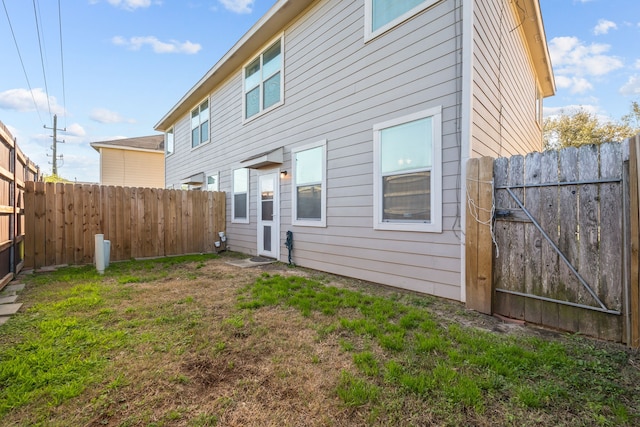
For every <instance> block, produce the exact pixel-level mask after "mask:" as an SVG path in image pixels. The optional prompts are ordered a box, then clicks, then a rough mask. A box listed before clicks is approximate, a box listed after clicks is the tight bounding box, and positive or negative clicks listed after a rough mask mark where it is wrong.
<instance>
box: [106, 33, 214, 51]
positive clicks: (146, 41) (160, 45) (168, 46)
mask: <svg viewBox="0 0 640 427" xmlns="http://www.w3.org/2000/svg"><path fill="white" fill-rule="evenodd" d="M111 42H112V43H113V44H115V45H117V46H126V47H128V48H129V49H131V50H140V49H142V47H143V46H145V45H149V46H151V49H152V50H153V51H154V52H155V53H186V54H188V55H193V54H195V53H198V52H199V51H200V49H202V46H201V45H200V44H198V43H192V42H190V41H188V40H187V41H186V42H179V41H176V40H170V41H169V42H162V41H160V40H158V39H157V38H156V37H154V36H145V37H131V38H130V39H128V40H127V39H125V38H124V37H121V36H115V37H113V38H112V39H111Z"/></svg>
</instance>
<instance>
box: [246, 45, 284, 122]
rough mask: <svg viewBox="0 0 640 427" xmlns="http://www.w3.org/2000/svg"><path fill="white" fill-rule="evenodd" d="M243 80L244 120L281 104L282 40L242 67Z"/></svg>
mask: <svg viewBox="0 0 640 427" xmlns="http://www.w3.org/2000/svg"><path fill="white" fill-rule="evenodd" d="M243 80H244V101H243V103H244V118H245V119H248V118H251V117H253V116H255V115H256V114H259V113H261V112H263V111H267V110H269V109H270V108H272V107H275V106H277V105H279V104H281V103H282V99H283V87H282V40H278V41H276V42H275V43H274V44H272V45H271V46H269V47H268V48H267V49H265V50H264V51H263V52H262V53H261V54H260V55H259V56H258V57H257V58H255V59H254V60H253V61H251V62H250V63H249V65H247V66H246V67H244V79H243Z"/></svg>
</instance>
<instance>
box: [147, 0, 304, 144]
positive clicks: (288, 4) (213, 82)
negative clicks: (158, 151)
mask: <svg viewBox="0 0 640 427" xmlns="http://www.w3.org/2000/svg"><path fill="white" fill-rule="evenodd" d="M313 1H314V0H295V1H294V0H278V1H277V2H276V4H274V5H273V6H272V7H271V9H269V11H268V12H267V13H266V14H264V15H263V16H262V17H261V18H260V19H259V20H258V22H256V23H255V25H254V26H253V27H251V29H250V30H249V31H247V32H246V33H245V34H244V36H242V38H241V39H240V40H238V42H237V43H236V44H235V45H234V46H233V47H232V48H231V49H230V50H229V51H228V52H227V53H226V54H225V55H224V56H223V57H222V58H221V59H220V60H219V61H218V62H217V63H216V64H215V65H214V66H213V67H212V68H211V69H210V70H209V71H208V72H207V73H206V74H205V75H204V76H203V77H202V78H201V79H200V80H199V81H198V82H197V83H196V84H195V85H194V86H193V87H192V88H191V89H190V90H189V91H188V92H187V93H186V94H185V95H184V96H183V97H182V98H181V99H180V101H178V103H177V104H176V105H174V106H173V108H171V110H170V111H169V112H168V113H167V114H165V115H164V117H163V118H162V119H160V121H159V122H158V123H156V125H155V126H154V129H155V130H157V131H159V132H166V131H167V130H168V129H169V128H170V127H171V126H172V125H173V124H174V123H175V122H176V121H178V120H179V119H180V117H182V116H184V115H185V114H187V113H188V112H189V111H190V110H191V109H192V108H193V107H194V106H195V105H196V104H197V103H198V102H200V101H201V100H203V99H204V98H205V97H206V96H207V95H208V94H209V93H211V92H212V91H213V90H214V89H215V87H216V86H218V85H219V84H220V83H222V82H223V81H224V80H225V79H226V78H227V77H228V76H229V75H230V74H231V73H233V72H234V71H235V70H237V69H238V68H239V67H241V66H242V65H244V63H245V62H246V61H247V60H248V59H249V58H250V56H251V55H253V54H254V53H255V52H256V51H257V50H258V49H260V47H262V46H263V45H264V44H265V43H266V42H267V41H268V40H269V39H271V38H272V37H274V36H275V35H276V34H277V33H278V32H280V31H282V29H284V28H285V27H286V26H287V24H288V23H289V22H291V21H292V20H293V19H294V18H295V17H296V16H297V15H299V14H300V12H302V11H303V10H304V9H306V8H307V7H308V6H309V5H310V4H311V3H312V2H313Z"/></svg>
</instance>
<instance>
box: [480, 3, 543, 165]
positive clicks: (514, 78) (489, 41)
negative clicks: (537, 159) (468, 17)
mask: <svg viewBox="0 0 640 427" xmlns="http://www.w3.org/2000/svg"><path fill="white" fill-rule="evenodd" d="M511 3H512V2H511V1H509V0H498V1H489V2H486V1H477V2H476V3H475V6H474V12H475V13H474V37H473V40H474V51H473V69H474V81H473V89H472V90H473V106H472V108H473V113H472V114H473V125H472V132H471V134H472V140H473V141H472V150H473V155H474V156H492V157H498V156H511V155H514V154H526V153H529V152H532V151H540V150H541V149H542V130H541V124H539V123H537V121H536V85H537V84H538V83H537V80H536V74H535V69H534V66H533V63H532V61H531V58H530V56H529V53H528V49H527V46H526V44H525V37H524V34H523V32H522V28H521V25H520V22H519V19H518V16H517V13H516V10H515V6H513V5H512V4H511Z"/></svg>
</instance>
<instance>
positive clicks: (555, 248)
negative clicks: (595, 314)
mask: <svg viewBox="0 0 640 427" xmlns="http://www.w3.org/2000/svg"><path fill="white" fill-rule="evenodd" d="M506 190H507V192H508V193H509V195H510V196H511V197H512V198H513V200H515V202H516V203H517V204H518V206H519V207H520V209H522V211H523V212H524V213H525V215H527V217H529V219H530V220H531V222H532V223H533V225H535V226H536V228H537V229H538V231H540V233H542V235H543V236H544V238H545V239H547V241H548V242H549V244H551V247H552V248H553V250H555V251H556V253H557V254H558V255H559V256H560V259H562V261H564V263H565V264H566V265H567V267H569V270H571V272H572V273H573V275H574V276H576V277H577V278H578V281H579V282H580V283H581V284H582V286H584V288H585V289H586V290H587V291H588V292H589V293H590V294H591V296H592V297H593V299H595V300H596V302H597V303H598V305H600V307H601V308H602V309H603V310H606V311H609V309H608V308H607V306H605V305H604V304H603V302H602V301H600V298H598V295H596V293H595V292H594V291H593V289H591V287H590V286H589V284H588V283H587V282H586V281H585V280H584V279H583V277H582V276H581V275H580V273H578V270H576V269H575V268H574V267H573V265H571V263H570V262H569V260H568V259H567V257H566V256H565V255H564V254H563V253H562V251H561V250H560V248H558V246H556V244H555V243H553V240H551V237H549V235H548V234H547V233H545V231H544V230H543V229H542V227H541V226H540V224H538V221H536V219H535V218H534V217H533V216H531V214H530V213H529V211H528V210H527V208H525V207H524V205H523V204H522V202H521V201H520V200H519V199H518V196H516V195H515V194H514V192H513V191H511V187H506Z"/></svg>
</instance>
